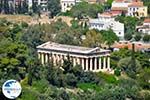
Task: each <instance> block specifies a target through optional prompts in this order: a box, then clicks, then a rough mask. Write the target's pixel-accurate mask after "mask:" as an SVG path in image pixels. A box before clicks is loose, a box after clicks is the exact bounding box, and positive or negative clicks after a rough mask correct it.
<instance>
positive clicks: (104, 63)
mask: <svg viewBox="0 0 150 100" xmlns="http://www.w3.org/2000/svg"><path fill="white" fill-rule="evenodd" d="M103 69H104V70H105V69H106V57H104V58H103Z"/></svg>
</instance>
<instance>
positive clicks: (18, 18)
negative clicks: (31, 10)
mask: <svg viewBox="0 0 150 100" xmlns="http://www.w3.org/2000/svg"><path fill="white" fill-rule="evenodd" d="M0 18H5V19H7V20H9V21H14V22H22V21H24V22H27V23H29V22H31V21H32V17H31V16H29V15H3V14H0Z"/></svg>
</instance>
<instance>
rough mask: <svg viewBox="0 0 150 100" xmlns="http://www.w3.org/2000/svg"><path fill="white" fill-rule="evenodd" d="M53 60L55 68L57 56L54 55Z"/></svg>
mask: <svg viewBox="0 0 150 100" xmlns="http://www.w3.org/2000/svg"><path fill="white" fill-rule="evenodd" d="M52 58H53V64H54V66H55V65H56V56H55V54H52Z"/></svg>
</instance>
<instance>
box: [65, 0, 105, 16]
mask: <svg viewBox="0 0 150 100" xmlns="http://www.w3.org/2000/svg"><path fill="white" fill-rule="evenodd" d="M102 11H103V6H102V5H101V4H89V3H87V2H80V3H79V4H76V5H75V6H73V7H72V8H71V10H70V11H68V12H67V13H68V14H69V15H71V16H72V17H75V18H78V19H82V18H84V17H86V16H89V17H92V18H96V17H97V13H100V12H102Z"/></svg>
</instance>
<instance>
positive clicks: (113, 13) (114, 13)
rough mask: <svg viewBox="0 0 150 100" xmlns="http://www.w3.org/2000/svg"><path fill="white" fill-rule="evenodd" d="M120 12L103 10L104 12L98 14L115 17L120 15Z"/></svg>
mask: <svg viewBox="0 0 150 100" xmlns="http://www.w3.org/2000/svg"><path fill="white" fill-rule="evenodd" d="M121 13H122V12H121V11H108V12H104V13H101V14H99V16H104V17H105V16H106V17H115V16H118V15H121Z"/></svg>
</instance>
